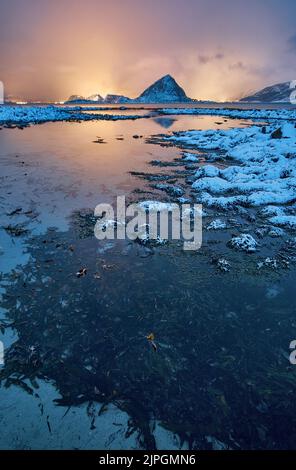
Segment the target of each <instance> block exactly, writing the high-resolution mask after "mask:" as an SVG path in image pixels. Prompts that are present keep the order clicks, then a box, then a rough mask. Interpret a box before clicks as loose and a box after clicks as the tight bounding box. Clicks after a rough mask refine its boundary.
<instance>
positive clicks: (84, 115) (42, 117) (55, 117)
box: [0, 105, 296, 125]
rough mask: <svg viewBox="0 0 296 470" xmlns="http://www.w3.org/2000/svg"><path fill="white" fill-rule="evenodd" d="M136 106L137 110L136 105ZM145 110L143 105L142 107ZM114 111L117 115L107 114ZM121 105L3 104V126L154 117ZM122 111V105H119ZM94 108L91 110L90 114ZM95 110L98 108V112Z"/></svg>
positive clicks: (247, 114)
mask: <svg viewBox="0 0 296 470" xmlns="http://www.w3.org/2000/svg"><path fill="white" fill-rule="evenodd" d="M133 109H135V112H136V108H133ZM142 109H143V108H142ZM110 110H113V111H114V114H104V113H103V112H104V111H110ZM116 110H117V108H110V107H99V106H55V105H46V106H36V105H34V106H22V105H13V106H12V105H2V106H0V125H13V124H15V125H28V124H39V123H43V122H52V121H71V120H75V121H90V120H94V121H95V120H113V121H115V120H120V119H131V120H133V119H140V118H148V117H151V114H149V111H151V108H150V107H149V106H147V114H145V115H143V114H134V115H129V114H127V115H124V114H116ZM118 110H120V108H118ZM88 111H91V113H88ZM94 111H97V112H96V113H94ZM155 112H157V113H158V114H160V115H200V116H203V115H204V116H207V115H208V116H223V117H229V118H235V119H254V120H257V119H261V120H262V119H266V120H274V119H276V120H295V119H296V109H295V108H292V109H256V108H254V109H234V108H233V109H232V108H220V107H217V108H163V107H159V108H155Z"/></svg>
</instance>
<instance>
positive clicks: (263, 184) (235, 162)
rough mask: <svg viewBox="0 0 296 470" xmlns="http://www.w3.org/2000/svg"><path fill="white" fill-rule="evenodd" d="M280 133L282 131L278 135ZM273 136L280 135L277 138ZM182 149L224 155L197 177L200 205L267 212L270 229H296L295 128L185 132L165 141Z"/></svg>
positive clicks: (289, 125) (285, 125)
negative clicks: (222, 164) (221, 162)
mask: <svg viewBox="0 0 296 470" xmlns="http://www.w3.org/2000/svg"><path fill="white" fill-rule="evenodd" d="M277 129H281V131H277ZM274 131H277V132H276V133H275V134H273V133H274ZM275 137H277V138H275ZM165 139H166V140H167V141H173V142H174V143H176V144H177V145H179V146H182V147H183V148H186V149H187V148H189V149H190V148H198V149H203V150H208V151H211V150H212V151H217V150H219V151H222V152H223V154H225V156H224V158H225V161H226V162H227V163H228V164H229V165H228V166H226V167H224V168H221V167H218V166H217V165H216V164H215V162H214V163H212V164H207V165H204V166H201V167H200V168H199V169H198V170H197V171H196V173H195V178H194V182H193V184H192V189H193V190H194V191H195V192H196V202H199V203H203V204H204V205H206V206H209V207H217V208H220V209H231V208H233V207H234V206H243V207H261V206H262V207H263V206H264V210H263V211H262V214H263V215H265V216H266V217H267V219H268V221H269V222H270V223H271V224H274V225H278V226H283V227H284V226H287V227H289V228H293V227H295V226H296V216H295V211H296V206H295V205H294V203H295V202H296V164H295V163H296V128H295V124H294V123H292V122H290V121H285V122H280V127H279V126H278V125H276V124H272V125H269V126H264V127H262V126H259V125H258V126H251V127H247V128H235V129H229V130H221V131H220V130H219V131H217V130H216V131H213V130H207V131H195V130H191V131H185V132H180V133H175V134H174V135H172V136H169V137H166V138H165Z"/></svg>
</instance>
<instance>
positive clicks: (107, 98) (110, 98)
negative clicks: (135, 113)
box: [104, 95, 131, 104]
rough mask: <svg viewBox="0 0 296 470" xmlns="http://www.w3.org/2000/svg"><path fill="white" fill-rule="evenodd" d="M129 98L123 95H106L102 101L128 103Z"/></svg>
mask: <svg viewBox="0 0 296 470" xmlns="http://www.w3.org/2000/svg"><path fill="white" fill-rule="evenodd" d="M129 101H131V100H130V98H128V97H127V96H123V95H107V96H105V98H104V103H112V104H119V103H128V102H129Z"/></svg>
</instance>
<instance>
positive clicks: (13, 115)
mask: <svg viewBox="0 0 296 470" xmlns="http://www.w3.org/2000/svg"><path fill="white" fill-rule="evenodd" d="M108 109H109V108H102V107H98V106H97V107H94V106H89V107H86V106H84V107H82V106H54V105H50V106H9V105H4V106H0V124H5V123H14V124H29V123H41V122H49V121H68V120H79V121H89V120H97V119H103V120H114V121H115V120H119V119H139V118H141V117H143V116H142V115H129V114H126V115H122V114H119V115H115V114H112V115H111V114H103V111H106V110H108ZM87 111H91V112H92V113H88V112H87ZM94 111H97V113H94Z"/></svg>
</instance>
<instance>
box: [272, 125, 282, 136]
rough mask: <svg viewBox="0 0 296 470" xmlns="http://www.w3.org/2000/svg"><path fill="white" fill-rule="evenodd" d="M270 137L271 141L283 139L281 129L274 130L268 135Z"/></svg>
mask: <svg viewBox="0 0 296 470" xmlns="http://www.w3.org/2000/svg"><path fill="white" fill-rule="evenodd" d="M270 137H271V138H272V139H281V138H282V137H283V132H282V129H281V128H280V127H279V128H278V129H276V130H275V131H273V132H272V133H271V134H270Z"/></svg>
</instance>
